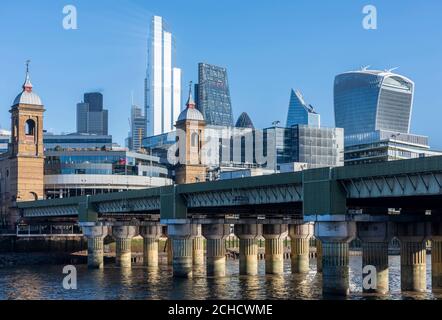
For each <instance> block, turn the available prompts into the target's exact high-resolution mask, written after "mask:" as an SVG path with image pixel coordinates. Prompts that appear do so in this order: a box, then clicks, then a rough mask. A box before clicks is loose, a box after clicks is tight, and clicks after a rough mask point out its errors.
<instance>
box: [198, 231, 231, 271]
mask: <svg viewBox="0 0 442 320" xmlns="http://www.w3.org/2000/svg"><path fill="white" fill-rule="evenodd" d="M202 233H203V236H204V237H205V238H206V240H207V243H206V246H207V255H206V268H207V275H208V276H214V277H225V276H226V244H225V239H226V238H227V237H228V236H229V234H230V225H228V224H203V226H202Z"/></svg>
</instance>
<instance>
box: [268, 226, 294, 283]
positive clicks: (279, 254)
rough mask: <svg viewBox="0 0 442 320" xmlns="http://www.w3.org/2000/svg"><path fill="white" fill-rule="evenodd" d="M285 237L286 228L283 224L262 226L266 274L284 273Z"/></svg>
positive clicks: (286, 234)
mask: <svg viewBox="0 0 442 320" xmlns="http://www.w3.org/2000/svg"><path fill="white" fill-rule="evenodd" d="M287 236H288V226H287V225H285V224H266V225H263V237H264V239H265V264H266V273H267V274H282V273H284V239H285V238H286V237H287Z"/></svg>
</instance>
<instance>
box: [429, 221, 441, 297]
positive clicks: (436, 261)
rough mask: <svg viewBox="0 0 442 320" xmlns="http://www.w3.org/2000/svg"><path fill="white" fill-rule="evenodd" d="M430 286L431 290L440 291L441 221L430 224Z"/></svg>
mask: <svg viewBox="0 0 442 320" xmlns="http://www.w3.org/2000/svg"><path fill="white" fill-rule="evenodd" d="M431 234H432V237H431V272H432V275H431V276H432V279H431V286H432V288H433V292H436V293H441V292H442V222H440V221H438V222H433V223H432V226H431Z"/></svg>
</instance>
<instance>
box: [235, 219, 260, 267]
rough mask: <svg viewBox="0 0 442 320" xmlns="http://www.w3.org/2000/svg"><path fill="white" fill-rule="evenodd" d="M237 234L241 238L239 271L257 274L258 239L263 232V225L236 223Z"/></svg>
mask: <svg viewBox="0 0 442 320" xmlns="http://www.w3.org/2000/svg"><path fill="white" fill-rule="evenodd" d="M235 234H236V236H237V237H238V238H239V273H240V274H241V275H257V274H258V243H257V241H256V240H257V239H258V238H259V237H260V236H261V234H262V225H260V224H239V225H235Z"/></svg>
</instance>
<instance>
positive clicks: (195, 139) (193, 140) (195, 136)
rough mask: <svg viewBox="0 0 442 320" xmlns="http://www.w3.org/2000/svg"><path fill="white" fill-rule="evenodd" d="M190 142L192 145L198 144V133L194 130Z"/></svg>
mask: <svg viewBox="0 0 442 320" xmlns="http://www.w3.org/2000/svg"><path fill="white" fill-rule="evenodd" d="M190 141H191V142H190V143H191V146H192V147H197V146H198V133H196V132H194V133H192V135H191V139H190Z"/></svg>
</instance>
